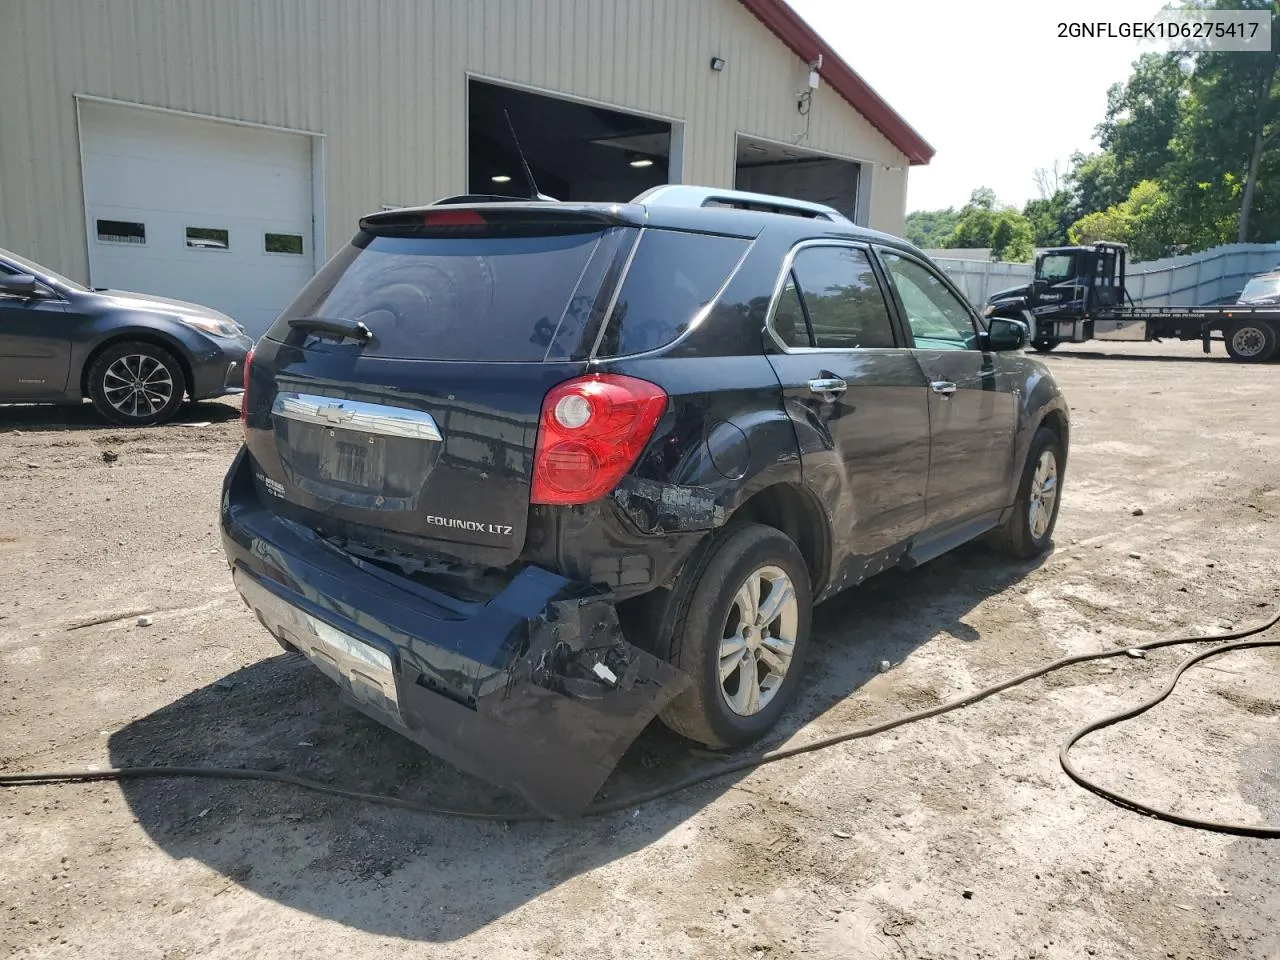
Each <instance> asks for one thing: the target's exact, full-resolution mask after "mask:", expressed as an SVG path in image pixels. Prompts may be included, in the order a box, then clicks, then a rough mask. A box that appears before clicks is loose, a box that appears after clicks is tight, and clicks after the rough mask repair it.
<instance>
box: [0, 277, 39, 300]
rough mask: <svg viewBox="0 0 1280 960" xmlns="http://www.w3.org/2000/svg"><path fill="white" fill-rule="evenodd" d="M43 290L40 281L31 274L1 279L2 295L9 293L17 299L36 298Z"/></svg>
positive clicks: (0, 290) (0, 291)
mask: <svg viewBox="0 0 1280 960" xmlns="http://www.w3.org/2000/svg"><path fill="white" fill-rule="evenodd" d="M43 289H44V288H43V287H41V285H40V281H39V280H37V279H36V278H35V277H33V276H31V274H29V273H13V274H8V275H7V276H3V277H0V293H8V294H11V295H12V296H15V297H34V296H37V295H39V294H40V292H41V291H42V290H43Z"/></svg>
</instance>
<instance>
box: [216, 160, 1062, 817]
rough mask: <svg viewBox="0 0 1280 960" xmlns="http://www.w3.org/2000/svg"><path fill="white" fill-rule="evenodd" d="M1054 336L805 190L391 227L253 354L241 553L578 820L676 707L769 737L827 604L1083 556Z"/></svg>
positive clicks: (474, 214) (313, 619)
mask: <svg viewBox="0 0 1280 960" xmlns="http://www.w3.org/2000/svg"><path fill="white" fill-rule="evenodd" d="M1025 338H1026V331H1025V328H1024V327H1023V326H1022V325H1021V324H1020V323H1018V322H1016V321H1012V320H1002V319H992V320H990V321H987V322H984V321H983V319H982V318H980V317H979V316H978V315H977V314H976V313H975V311H974V310H973V309H972V308H971V307H970V306H969V304H968V303H967V302H966V301H965V299H964V298H963V297H962V296H961V295H960V294H959V293H958V292H957V291H956V288H955V287H954V286H953V285H952V284H951V283H950V282H949V281H948V280H947V279H946V277H945V276H944V275H943V274H942V273H941V272H940V271H939V270H938V269H937V268H936V267H934V266H933V265H932V264H931V263H930V262H929V260H928V259H927V258H926V257H924V256H923V255H922V254H921V253H920V252H919V251H918V250H916V249H915V248H913V247H911V246H910V245H909V244H907V243H905V242H904V241H902V240H899V239H897V238H895V237H890V236H886V235H884V234H880V233H875V232H872V231H869V230H865V229H862V228H859V227H856V226H854V225H853V224H852V223H850V222H849V221H848V220H846V219H845V218H843V217H841V216H840V215H839V214H837V213H836V212H835V211H833V210H830V209H829V208H826V207H821V206H817V205H809V204H803V203H797V202H795V201H789V200H784V199H782V198H778V197H765V196H759V195H754V194H742V193H737V192H733V191H728V192H726V191H714V190H706V189H702V188H694V187H687V186H684V187H677V186H671V187H659V188H655V189H654V190H652V191H649V192H648V193H646V194H642V195H641V196H640V197H637V198H636V200H635V201H633V202H632V203H629V204H571V203H549V202H527V203H522V202H505V203H483V202H479V203H476V202H473V203H469V204H457V203H445V204H436V205H432V206H428V207H422V208H417V209H409V210H395V211H391V212H387V213H380V214H374V215H371V216H368V217H366V218H364V219H363V220H362V221H361V222H360V230H359V232H358V233H357V234H356V236H355V238H354V239H353V240H352V242H351V244H350V245H349V246H348V247H347V248H346V249H345V250H344V251H343V252H341V253H339V254H338V255H337V256H336V257H335V258H334V259H333V260H331V261H330V262H329V263H328V264H327V265H326V266H325V267H324V269H323V270H322V271H321V272H320V273H319V274H318V275H317V276H316V277H315V278H314V280H313V281H312V282H311V283H310V284H309V285H308V286H307V287H306V289H304V290H303V291H302V293H300V294H299V295H298V297H297V299H296V300H294V302H293V303H292V305H290V306H289V307H288V308H287V309H286V310H285V312H284V313H283V314H282V315H281V316H280V318H279V319H278V320H277V321H276V323H275V325H274V326H273V327H272V328H271V330H270V331H269V332H268V333H267V334H266V336H265V337H264V338H263V339H262V340H261V341H260V342H259V343H258V345H257V347H256V350H255V352H254V354H253V355H252V358H251V363H250V365H249V369H248V373H247V376H246V393H245V445H244V448H243V449H242V450H241V451H240V453H239V454H238V455H237V457H236V459H235V462H234V464H233V465H232V467H231V470H230V472H229V474H228V476H227V479H226V483H225V488H224V493H223V498H222V531H223V541H224V544H225V547H226V551H227V556H228V558H229V562H230V565H231V568H232V572H233V577H234V580H235V583H236V586H237V587H238V589H239V590H240V592H241V594H242V595H243V596H244V598H245V601H246V602H247V603H248V604H249V606H250V607H251V608H252V609H253V610H254V611H255V612H256V613H257V615H258V618H259V619H260V620H261V621H262V623H263V624H264V625H265V626H266V628H267V629H268V630H269V631H270V632H271V633H272V634H273V635H274V636H275V637H276V638H277V639H278V640H279V641H280V642H281V643H282V644H283V645H284V646H285V647H286V649H297V650H300V651H302V652H303V653H305V654H307V655H308V656H309V657H310V658H311V659H312V660H313V661H314V663H315V664H316V665H317V666H318V667H320V668H321V669H322V670H324V671H325V672H326V673H327V674H329V675H330V676H331V677H332V678H333V679H334V680H336V681H337V682H338V683H339V684H340V685H341V686H342V687H343V689H344V691H345V693H346V695H347V697H348V699H349V700H350V701H351V702H353V703H354V704H355V705H356V706H358V707H359V708H360V709H362V710H363V711H365V712H366V713H368V714H369V715H370V716H372V717H374V718H376V719H377V720H379V721H381V722H383V723H385V724H386V725H388V726H390V727H392V728H394V729H396V730H398V731H399V732H401V733H403V734H405V735H406V736H409V737H411V738H412V739H413V740H415V741H417V742H419V743H420V744H422V745H424V746H425V747H427V748H428V749H429V750H431V751H432V752H434V753H436V754H438V755H440V756H442V757H444V758H445V759H447V760H449V761H450V762H452V763H454V764H456V765H457V766H460V767H462V768H464V769H467V770H470V771H472V772H475V773H477V774H479V775H481V776H483V777H485V778H487V779H489V780H491V781H494V782H496V783H499V784H502V785H505V786H507V787H509V788H510V789H513V790H515V791H516V792H518V793H520V794H521V795H522V796H524V797H525V798H526V799H527V800H528V801H529V802H530V803H531V804H532V805H533V806H535V807H536V808H537V809H539V810H541V811H543V812H545V813H548V814H550V815H553V816H573V815H576V814H577V813H579V812H581V810H582V809H583V807H584V806H585V805H586V804H587V803H588V801H589V800H590V799H591V797H592V796H593V795H594V793H595V792H596V790H597V788H598V787H599V786H600V784H601V783H602V782H603V780H604V778H605V777H606V776H607V775H608V773H609V771H610V770H611V769H612V767H613V765H614V764H615V762H616V761H617V759H618V757H619V756H620V755H621V753H622V752H623V751H624V750H625V749H626V747H627V746H628V745H629V744H630V743H631V741H632V740H633V739H634V738H635V736H636V735H637V734H638V733H639V732H640V730H641V729H642V728H643V727H644V726H645V725H646V724H647V723H648V722H649V721H650V720H651V719H652V718H653V717H654V716H655V715H658V716H661V718H662V720H663V721H664V722H665V723H666V724H667V725H668V726H670V727H671V728H672V729H674V730H676V731H677V732H679V733H681V734H683V735H685V736H686V737H689V738H691V739H693V740H696V741H699V742H701V743H703V744H707V745H709V746H712V747H726V746H737V745H741V744H744V743H747V742H749V741H751V740H752V739H754V738H757V737H759V736H760V735H762V734H763V733H765V732H766V731H767V730H769V728H770V727H771V726H772V725H773V724H774V723H775V722H776V721H777V719H778V717H779V715H780V714H781V713H782V711H783V710H784V709H785V708H786V705H787V703H788V701H789V700H791V698H792V697H793V695H794V693H795V689H796V684H797V682H798V679H799V673H800V670H799V665H800V663H801V661H802V660H803V658H804V655H805V652H806V647H807V646H808V643H809V632H810V612H811V609H812V606H813V604H814V603H816V602H818V601H821V600H823V599H824V598H827V597H830V596H832V595H833V594H835V593H837V592H839V591H841V590H843V589H845V588H847V587H851V586H853V585H854V584H857V583H858V582H860V581H862V580H864V579H866V578H867V577H869V576H871V575H872V574H874V573H877V572H878V571H881V570H884V569H885V568H887V567H891V566H895V565H897V566H901V567H913V566H916V565H918V564H921V563H924V562H925V561H927V560H929V559H930V558H932V557H935V556H937V555H939V554H941V553H942V552H944V551H946V550H949V549H951V548H952V547H955V546H958V545H959V544H962V543H964V542H966V541H969V540H972V539H974V538H976V537H979V536H982V535H987V536H989V537H990V538H991V539H992V541H993V542H994V543H995V544H997V545H998V546H999V548H1001V549H1003V550H1004V551H1006V552H1008V553H1011V554H1013V555H1015V556H1020V557H1030V556H1033V555H1035V554H1038V553H1040V552H1041V551H1043V550H1045V549H1046V548H1047V547H1048V546H1049V541H1050V536H1051V534H1052V531H1053V526H1054V521H1055V519H1056V516H1057V509H1058V504H1059V502H1060V492H1061V482H1062V477H1063V471H1064V468H1065V466H1066V454H1067V407H1066V404H1065V403H1064V401H1063V398H1062V396H1061V394H1060V393H1059V390H1058V387H1057V385H1056V384H1055V383H1054V380H1053V377H1052V376H1051V375H1050V374H1049V372H1048V371H1047V370H1046V369H1045V367H1044V366H1042V365H1041V364H1040V363H1039V362H1038V361H1036V360H1033V359H1031V358H1029V357H1027V356H1025V355H1023V354H1022V353H1020V352H1017V351H1018V349H1019V348H1020V347H1022V346H1023V345H1024V343H1025Z"/></svg>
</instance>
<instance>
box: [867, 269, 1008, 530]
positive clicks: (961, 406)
mask: <svg viewBox="0 0 1280 960" xmlns="http://www.w3.org/2000/svg"><path fill="white" fill-rule="evenodd" d="M878 252H879V256H880V259H881V261H882V262H883V264H884V267H885V272H886V273H887V274H888V276H889V278H890V282H891V286H892V288H893V295H894V297H895V299H896V301H897V305H898V309H899V311H901V314H902V316H903V317H904V318H905V320H906V321H907V325H908V326H909V327H910V330H911V334H912V337H913V339H914V342H915V348H914V350H913V351H912V352H913V353H914V354H915V358H916V361H917V362H918V363H919V365H920V369H921V370H923V371H924V375H925V378H926V379H927V381H928V383H929V421H930V437H931V441H930V457H929V495H928V500H929V509H928V523H929V526H930V527H931V528H934V529H936V528H938V527H945V526H949V525H951V524H952V523H962V522H964V521H967V520H971V519H973V518H976V517H979V516H981V515H983V514H988V513H991V512H993V511H999V510H1001V509H1003V508H1004V507H1005V506H1007V504H1006V503H1005V501H1006V499H1007V497H1008V492H1009V489H1010V482H1009V480H1010V471H1011V470H1012V469H1013V454H1014V450H1013V440H1014V431H1015V429H1016V427H1017V403H1016V400H1015V398H1014V396H1013V392H1012V386H1011V384H1010V381H1009V378H1008V377H1006V376H1005V374H1004V372H1003V370H1002V368H1001V363H1000V357H999V355H998V354H995V353H990V352H984V351H983V350H982V349H981V347H980V343H979V338H978V331H979V326H978V323H979V321H978V318H977V316H976V315H975V314H974V312H973V311H972V310H971V309H970V308H969V306H968V304H966V303H965V302H964V300H963V299H961V297H960V296H959V295H958V294H957V293H956V292H955V291H954V290H953V289H952V287H951V286H950V285H949V284H948V283H947V282H946V281H945V280H944V279H943V278H942V276H941V275H940V274H939V273H938V272H937V271H936V270H934V269H933V268H932V267H930V266H929V265H927V264H926V263H925V262H924V261H923V260H917V259H916V258H914V257H911V256H909V255H907V254H905V253H903V252H901V251H898V250H890V249H888V248H884V247H882V248H880V249H879V251H878Z"/></svg>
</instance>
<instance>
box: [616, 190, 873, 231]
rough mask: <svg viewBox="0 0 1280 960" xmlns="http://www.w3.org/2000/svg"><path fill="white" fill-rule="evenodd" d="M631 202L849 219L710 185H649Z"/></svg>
mask: <svg viewBox="0 0 1280 960" xmlns="http://www.w3.org/2000/svg"><path fill="white" fill-rule="evenodd" d="M631 202H632V203H641V204H645V205H646V206H657V207H732V208H734V209H737V210H758V211H760V212H762V213H781V214H785V215H787V216H792V217H808V218H809V219H811V220H830V221H832V222H834V223H848V224H852V222H853V221H852V220H850V219H849V218H848V217H846V216H845V215H844V214H842V213H841V212H840V211H839V210H836V209H835V208H834V207H828V206H826V205H825V204H821V203H810V202H809V201H807V200H796V199H793V198H791V197H779V196H775V195H773V194H769V193H749V192H748V191H746V190H718V189H716V188H714V187H696V186H692V185H690V184H684V183H668V184H664V185H662V186H658V187H650V188H649V189H648V190H646V191H645V192H644V193H642V194H640V195H639V196H637V197H636V198H635V199H633V200H632V201H631Z"/></svg>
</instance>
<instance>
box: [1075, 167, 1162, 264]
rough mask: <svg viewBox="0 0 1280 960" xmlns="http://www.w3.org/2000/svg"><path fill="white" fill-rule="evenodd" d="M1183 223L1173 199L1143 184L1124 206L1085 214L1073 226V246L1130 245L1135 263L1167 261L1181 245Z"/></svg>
mask: <svg viewBox="0 0 1280 960" xmlns="http://www.w3.org/2000/svg"><path fill="white" fill-rule="evenodd" d="M1180 226H1181V224H1180V222H1179V218H1178V216H1177V211H1176V208H1175V206H1174V203H1173V201H1172V199H1171V198H1170V196H1169V194H1168V193H1167V192H1166V191H1165V189H1164V188H1163V187H1162V186H1161V185H1160V184H1159V183H1157V182H1156V181H1154V180H1143V181H1142V182H1141V183H1139V184H1138V185H1137V186H1136V187H1134V188H1133V189H1132V190H1131V191H1130V192H1129V196H1128V197H1127V198H1126V199H1125V200H1124V202H1123V203H1118V204H1115V205H1113V206H1110V207H1108V208H1107V209H1106V210H1098V211H1094V212H1093V213H1089V214H1086V215H1085V216H1083V217H1081V218H1080V219H1079V220H1077V221H1076V222H1075V223H1073V224H1072V225H1071V229H1070V231H1069V232H1068V235H1069V237H1070V239H1071V242H1072V243H1079V244H1091V243H1096V242H1097V241H1099V240H1111V241H1113V242H1116V243H1127V244H1128V245H1129V254H1130V256H1132V257H1133V259H1134V260H1156V259H1159V258H1160V257H1167V256H1169V255H1170V254H1171V253H1173V252H1174V250H1175V248H1176V247H1177V246H1178V245H1179V242H1178V239H1177V238H1178V234H1179V232H1180Z"/></svg>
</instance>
